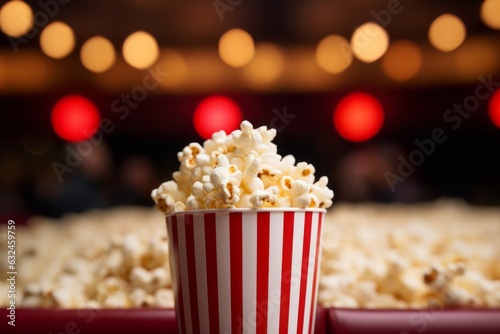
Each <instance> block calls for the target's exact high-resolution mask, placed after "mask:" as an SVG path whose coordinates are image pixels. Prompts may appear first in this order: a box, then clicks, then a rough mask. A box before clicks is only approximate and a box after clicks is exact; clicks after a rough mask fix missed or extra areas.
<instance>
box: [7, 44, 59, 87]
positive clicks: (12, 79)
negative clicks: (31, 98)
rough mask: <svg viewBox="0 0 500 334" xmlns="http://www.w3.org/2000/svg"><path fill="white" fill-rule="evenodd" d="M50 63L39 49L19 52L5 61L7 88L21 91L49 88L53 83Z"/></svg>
mask: <svg viewBox="0 0 500 334" xmlns="http://www.w3.org/2000/svg"><path fill="white" fill-rule="evenodd" d="M51 64H52V63H51V62H50V61H48V60H47V58H46V57H45V56H44V55H43V54H42V53H40V52H39V51H35V50H25V51H23V52H19V53H18V54H17V55H16V56H15V57H11V58H10V59H8V61H7V71H8V72H7V73H8V74H7V75H8V84H9V89H12V90H13V91H16V90H18V91H22V92H35V91H39V90H42V89H50V87H51V84H52V83H53V68H52V67H51Z"/></svg>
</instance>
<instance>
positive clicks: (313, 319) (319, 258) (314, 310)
mask: <svg viewBox="0 0 500 334" xmlns="http://www.w3.org/2000/svg"><path fill="white" fill-rule="evenodd" d="M315 215H316V217H317V218H316V220H317V221H318V226H319V217H320V215H321V214H320V213H315ZM322 233H323V225H322V226H321V229H320V232H319V236H320V238H319V247H318V250H319V253H318V254H317V255H316V256H317V257H318V269H317V272H316V286H314V287H313V288H314V291H315V294H316V299H317V298H318V286H319V273H320V271H321V270H320V268H321V254H322V251H321V250H322V245H323V242H322V240H323V238H322V237H321V236H322ZM316 235H317V234H316ZM313 272H314V270H313ZM313 302H314V309H313V318H312V319H311V321H312V322H313V323H312V324H313V326H314V323H315V320H316V307H317V306H318V303H317V302H316V301H313ZM312 330H313V331H314V327H313V329H312Z"/></svg>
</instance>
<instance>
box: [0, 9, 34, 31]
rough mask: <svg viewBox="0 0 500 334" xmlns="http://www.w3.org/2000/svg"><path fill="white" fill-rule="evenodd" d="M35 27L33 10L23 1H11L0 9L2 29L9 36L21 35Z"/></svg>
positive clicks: (0, 25) (0, 27) (0, 26)
mask: <svg viewBox="0 0 500 334" xmlns="http://www.w3.org/2000/svg"><path fill="white" fill-rule="evenodd" d="M32 27H33V11H32V10H31V7H30V6H29V5H27V4H26V3H25V2H22V1H9V2H7V3H6V4H5V5H3V6H2V8H1V9H0V29H2V31H3V32H4V33H5V34H6V35H9V36H12V37H19V36H22V35H24V34H26V33H27V32H28V31H29V30H30V29H31V28H32Z"/></svg>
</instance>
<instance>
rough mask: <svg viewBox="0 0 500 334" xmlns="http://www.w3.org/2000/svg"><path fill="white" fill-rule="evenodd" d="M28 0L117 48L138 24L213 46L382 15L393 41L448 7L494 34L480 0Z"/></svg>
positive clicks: (181, 42)
mask: <svg viewBox="0 0 500 334" xmlns="http://www.w3.org/2000/svg"><path fill="white" fill-rule="evenodd" d="M3 2H4V1H3ZM26 3H28V4H29V5H30V6H31V7H32V8H33V11H34V12H35V13H37V12H46V13H48V14H49V17H50V20H51V21H56V20H57V21H63V22H65V23H67V24H68V25H70V26H71V27H72V28H73V30H74V31H75V34H76V38H77V40H79V41H83V40H86V39H88V38H90V37H92V36H94V35H103V36H106V37H107V38H109V39H111V41H112V42H113V43H114V44H115V46H117V47H119V46H120V45H121V43H122V42H123V40H124V39H125V37H127V36H128V35H129V34H131V33H132V32H134V31H136V30H146V31H148V32H150V33H151V34H152V35H153V36H155V38H156V39H157V40H158V42H159V44H160V45H161V46H165V47H170V46H189V47H200V46H215V45H216V44H217V42H218V39H219V38H220V36H221V35H222V34H223V33H224V32H225V31H227V30H228V29H230V28H235V27H238V28H242V29H245V30H246V31H248V32H249V33H250V34H251V35H252V36H253V37H254V39H255V40H256V41H271V42H274V43H278V44H292V45H296V44H315V43H317V42H318V41H319V40H320V39H321V38H323V37H324V36H326V35H328V34H333V33H336V34H340V35H343V36H345V37H347V38H349V36H350V35H351V34H352V32H353V31H354V29H355V28H356V27H358V26H360V25H361V24H363V23H365V22H367V21H374V20H377V18H378V20H379V23H381V24H382V23H384V22H385V23H386V24H385V25H384V24H382V25H383V26H384V27H385V28H386V30H387V31H388V32H389V34H390V36H391V38H392V39H400V38H406V39H412V40H425V39H426V36H427V30H428V28H429V25H430V24H431V22H432V21H433V20H434V19H435V18H436V17H438V16H439V15H441V14H443V13H451V14H454V15H457V16H458V17H460V18H461V19H462V20H463V21H464V23H465V24H466V26H467V31H468V33H469V34H470V35H476V34H494V31H491V29H488V28H487V27H486V26H485V25H484V24H483V23H482V22H481V19H480V17H479V12H480V7H481V4H482V1H477V0H472V1H454V0H446V1H432V0H413V1H412V0H401V1H397V0H354V1H338V0H337V1H335V0H308V1H305V0H273V1H264V0H252V1H250V0H184V1H173V0H122V1H116V0H115V1H75V0H73V1H71V0H38V1H36V0H30V1H26ZM60 3H62V4H60ZM398 3H399V5H397V4H398ZM41 4H44V6H42V5H41ZM391 9H392V11H393V12H395V13H397V14H391V15H390V17H387V16H386V15H385V14H387V13H390V10H391ZM382 12H383V13H382ZM219 14H220V15H219ZM221 18H222V19H221ZM40 20H41V16H40ZM2 44H3V45H4V46H6V45H8V44H9V42H8V40H7V39H6V38H2Z"/></svg>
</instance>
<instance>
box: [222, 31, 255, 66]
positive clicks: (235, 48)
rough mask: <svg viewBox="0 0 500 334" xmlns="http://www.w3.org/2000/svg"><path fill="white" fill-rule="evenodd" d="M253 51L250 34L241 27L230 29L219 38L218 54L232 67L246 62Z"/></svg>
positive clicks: (252, 54)
mask: <svg viewBox="0 0 500 334" xmlns="http://www.w3.org/2000/svg"><path fill="white" fill-rule="evenodd" d="M254 53H255V46H254V42H253V39H252V36H250V34H248V33H247V32H246V31H244V30H242V29H231V30H229V31H227V32H226V33H225V34H224V35H222V37H221V38H220V40H219V56H220V57H221V59H222V60H223V61H224V62H225V63H226V64H228V65H229V66H232V67H242V66H245V65H246V64H248V63H249V62H250V61H251V60H252V58H253V56H254Z"/></svg>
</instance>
